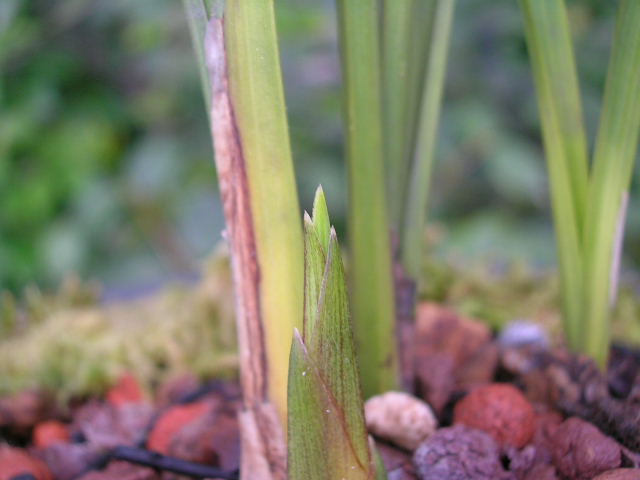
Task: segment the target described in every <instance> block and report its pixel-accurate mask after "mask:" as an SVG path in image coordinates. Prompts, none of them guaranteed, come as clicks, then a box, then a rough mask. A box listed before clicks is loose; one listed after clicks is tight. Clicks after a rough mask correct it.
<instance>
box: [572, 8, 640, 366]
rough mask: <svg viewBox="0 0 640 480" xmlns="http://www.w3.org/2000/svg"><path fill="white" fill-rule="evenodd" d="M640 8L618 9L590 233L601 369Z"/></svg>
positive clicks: (626, 173) (595, 352)
mask: <svg viewBox="0 0 640 480" xmlns="http://www.w3.org/2000/svg"><path fill="white" fill-rule="evenodd" d="M638 25H640V2H637V1H635V0H631V1H629V0H622V1H621V3H620V5H619V7H618V14H617V18H616V27H615V33H614V40H613V47H612V53H611V60H610V63H609V69H608V73H607V80H606V86H605V96H604V102H603V108H602V115H601V119H600V126H599V129H598V138H597V140H596V147H595V154H594V164H593V172H592V178H591V182H590V185H589V196H588V199H589V201H588V209H587V211H588V212H589V216H588V217H587V222H586V227H585V264H586V265H585V278H586V286H585V295H586V299H588V302H589V304H588V308H587V310H586V312H585V314H586V315H585V316H586V325H585V326H586V328H584V329H583V331H584V338H583V344H584V348H585V350H586V351H587V352H588V353H589V354H590V355H591V356H593V357H594V358H595V359H596V360H597V361H598V363H599V364H600V365H602V366H604V365H605V364H606V360H607V356H608V348H609V329H608V316H609V309H610V301H611V294H610V290H611V289H610V285H611V283H612V282H615V281H616V279H615V278H612V277H614V275H615V272H614V271H612V270H613V265H614V264H615V260H614V256H615V255H616V254H617V252H616V248H615V241H616V235H617V234H618V233H617V232H618V224H619V223H620V222H624V218H621V215H624V213H625V212H624V202H623V198H624V196H625V195H626V192H627V190H628V189H629V185H630V183H631V175H632V171H633V165H634V161H635V158H636V150H637V146H638V135H639V132H640V88H639V87H638V85H640V28H638Z"/></svg>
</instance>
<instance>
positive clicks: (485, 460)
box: [413, 425, 510, 480]
mask: <svg viewBox="0 0 640 480" xmlns="http://www.w3.org/2000/svg"><path fill="white" fill-rule="evenodd" d="M413 463H414V465H415V467H416V471H417V473H418V477H419V478H420V479H421V480H442V479H445V478H448V479H455V480H498V479H504V478H509V477H510V474H509V473H508V472H505V471H504V470H503V468H502V464H501V463H500V452H499V450H498V446H497V445H496V443H495V442H494V440H493V438H491V436H490V435H488V434H486V433H484V432H482V431H480V430H474V429H472V428H467V427H465V426H463V425H456V426H454V427H448V428H442V429H440V430H438V431H437V432H436V433H435V434H433V435H432V436H431V437H430V438H428V439H427V440H426V441H425V442H423V443H422V444H421V445H420V446H419V447H418V449H417V450H416V452H415V454H414V455H413Z"/></svg>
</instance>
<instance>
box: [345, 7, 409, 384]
mask: <svg viewBox="0 0 640 480" xmlns="http://www.w3.org/2000/svg"><path fill="white" fill-rule="evenodd" d="M337 3H338V20H339V27H340V28H339V41H340V55H341V60H342V74H343V84H344V104H345V107H344V111H345V117H346V118H345V120H346V126H347V132H348V133H347V138H346V143H347V161H348V167H349V168H348V172H349V239H350V248H351V252H350V253H351V256H350V259H351V263H350V265H351V268H350V274H351V300H352V302H351V307H352V311H353V318H354V323H355V334H356V338H357V345H358V355H359V361H360V368H361V374H362V384H363V389H364V393H365V396H370V395H374V394H376V393H380V392H383V391H387V390H392V389H394V388H396V387H397V386H398V366H397V365H398V363H397V353H396V344H395V343H396V342H395V341H390V339H394V338H395V313H394V291H393V283H392V270H391V246H390V240H389V224H388V219H387V207H386V198H385V197H386V194H385V182H384V163H383V154H384V152H383V141H382V110H381V82H380V58H379V50H380V48H379V41H380V35H379V25H378V20H379V16H378V0H338V2H337Z"/></svg>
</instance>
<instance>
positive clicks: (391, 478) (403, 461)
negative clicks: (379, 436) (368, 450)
mask: <svg viewBox="0 0 640 480" xmlns="http://www.w3.org/2000/svg"><path fill="white" fill-rule="evenodd" d="M376 448H377V449H378V453H380V457H381V458H382V462H383V463H384V468H385V470H386V471H387V480H415V479H416V469H415V467H414V466H413V461H412V459H411V455H409V454H408V453H407V452H406V451H404V450H400V449H398V448H395V447H392V446H391V445H387V444H384V443H376Z"/></svg>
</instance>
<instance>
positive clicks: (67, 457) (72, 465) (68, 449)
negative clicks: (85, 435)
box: [38, 443, 103, 480]
mask: <svg viewBox="0 0 640 480" xmlns="http://www.w3.org/2000/svg"><path fill="white" fill-rule="evenodd" d="M102 454H103V452H102V451H101V450H99V449H95V448H92V447H91V446H90V445H88V444H86V443H55V444H53V445H51V446H50V447H49V448H46V449H44V450H40V451H38V457H39V458H41V459H42V460H43V461H44V462H45V463H46V464H47V467H49V470H51V473H53V476H54V478H56V480H73V479H75V478H77V477H78V476H79V475H80V474H82V473H83V472H84V471H85V470H86V468H87V465H89V464H91V463H93V462H95V461H97V460H98V458H99V457H100V456H101V455H102Z"/></svg>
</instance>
